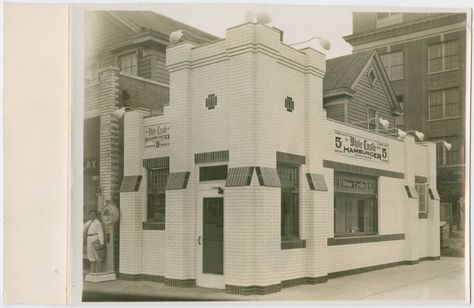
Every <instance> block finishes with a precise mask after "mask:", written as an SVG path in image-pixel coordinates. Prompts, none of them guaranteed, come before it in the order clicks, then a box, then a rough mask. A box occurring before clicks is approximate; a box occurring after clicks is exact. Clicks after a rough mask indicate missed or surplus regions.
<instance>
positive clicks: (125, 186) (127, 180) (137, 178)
mask: <svg viewBox="0 0 474 308" xmlns="http://www.w3.org/2000/svg"><path fill="white" fill-rule="evenodd" d="M141 181H142V176H141V175H128V176H124V177H123V180H122V186H120V192H135V191H138V190H139V189H140V183H141Z"/></svg>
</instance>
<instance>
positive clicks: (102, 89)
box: [84, 11, 218, 269]
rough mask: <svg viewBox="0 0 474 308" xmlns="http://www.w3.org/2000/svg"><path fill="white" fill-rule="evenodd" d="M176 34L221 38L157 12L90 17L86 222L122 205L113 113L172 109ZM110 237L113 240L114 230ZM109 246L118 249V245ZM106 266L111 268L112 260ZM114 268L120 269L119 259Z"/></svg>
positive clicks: (119, 142)
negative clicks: (170, 58)
mask: <svg viewBox="0 0 474 308" xmlns="http://www.w3.org/2000/svg"><path fill="white" fill-rule="evenodd" d="M176 30H183V34H184V37H185V38H186V39H189V40H190V41H193V42H196V43H200V44H201V43H206V42H209V41H213V40H216V39H218V38H217V37H215V36H213V35H210V34H208V33H205V32H202V31H199V30H197V29H195V28H192V27H190V26H188V25H185V24H183V23H180V22H178V21H175V20H172V19H170V18H168V17H165V16H163V15H160V14H156V13H153V12H142V11H88V12H86V13H85V31H84V36H85V46H86V49H85V56H86V58H85V64H86V65H85V66H86V67H85V94H84V97H85V99H84V106H85V107H84V109H85V110H84V213H85V215H84V219H85V220H86V219H87V212H88V211H89V210H90V209H98V210H99V211H100V210H101V209H102V207H103V204H104V201H105V200H110V201H111V202H112V204H115V205H117V206H119V190H120V184H121V182H122V175H123V126H122V125H123V121H122V120H121V119H119V118H117V117H115V116H114V111H116V110H117V109H119V108H121V107H125V106H127V107H133V108H145V109H148V110H150V111H151V112H153V113H155V114H160V113H162V112H163V107H164V106H166V105H168V104H169V73H168V70H167V68H166V52H165V51H166V47H167V46H168V41H169V35H170V33H171V32H173V31H176ZM117 227H118V225H117ZM106 232H108V235H109V236H110V235H113V234H111V232H112V230H106ZM108 238H109V237H108ZM108 247H110V248H111V247H114V248H115V249H117V248H118V245H109V246H108ZM109 255H111V254H109ZM117 256H118V251H117V252H116V253H115V257H117ZM107 261H108V262H109V264H108V267H109V268H110V267H111V266H112V265H111V264H112V263H110V262H112V261H113V260H111V259H110V258H109V259H108V260H107ZM115 263H116V264H115V268H116V269H118V262H117V260H115Z"/></svg>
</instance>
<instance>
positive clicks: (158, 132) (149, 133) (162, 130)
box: [145, 123, 170, 148]
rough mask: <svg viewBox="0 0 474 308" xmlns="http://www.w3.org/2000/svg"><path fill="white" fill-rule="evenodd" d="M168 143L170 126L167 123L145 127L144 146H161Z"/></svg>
mask: <svg viewBox="0 0 474 308" xmlns="http://www.w3.org/2000/svg"><path fill="white" fill-rule="evenodd" d="M168 145H170V126H169V125H168V124H167V123H161V124H155V125H149V126H146V127H145V147H157V148H159V147H163V146H168Z"/></svg>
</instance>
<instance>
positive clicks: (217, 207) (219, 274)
mask: <svg viewBox="0 0 474 308" xmlns="http://www.w3.org/2000/svg"><path fill="white" fill-rule="evenodd" d="M199 214H200V215H198V219H199V221H198V243H197V244H198V256H199V257H198V258H197V262H198V264H197V269H198V273H197V281H196V283H197V285H198V286H202V287H208V288H218V289H223V288H224V287H225V286H224V276H223V274H224V198H218V197H216V198H203V199H202V207H200V209H199ZM199 216H200V217H199Z"/></svg>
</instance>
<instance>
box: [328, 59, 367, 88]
mask: <svg viewBox="0 0 474 308" xmlns="http://www.w3.org/2000/svg"><path fill="white" fill-rule="evenodd" d="M372 53H373V51H371V50H368V51H361V52H357V53H353V54H350V55H347V56H342V57H337V58H334V59H330V60H327V61H326V75H325V76H324V81H323V90H324V92H327V91H332V90H337V89H348V88H350V87H351V86H352V84H353V83H354V81H355V80H356V78H357V76H359V74H360V72H361V71H362V69H363V68H364V66H365V65H366V64H367V62H368V61H369V59H370V57H371V55H372Z"/></svg>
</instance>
